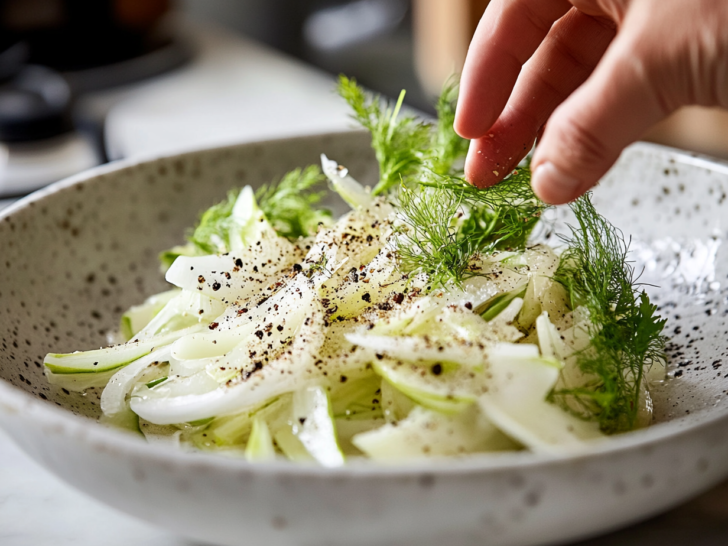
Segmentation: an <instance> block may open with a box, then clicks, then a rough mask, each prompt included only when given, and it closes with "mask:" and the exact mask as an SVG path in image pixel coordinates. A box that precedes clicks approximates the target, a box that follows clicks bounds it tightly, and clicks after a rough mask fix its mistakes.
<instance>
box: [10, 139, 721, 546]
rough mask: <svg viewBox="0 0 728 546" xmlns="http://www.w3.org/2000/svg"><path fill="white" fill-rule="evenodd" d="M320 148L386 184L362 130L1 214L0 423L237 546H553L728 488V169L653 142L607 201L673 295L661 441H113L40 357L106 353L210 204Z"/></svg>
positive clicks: (144, 173) (92, 407)
mask: <svg viewBox="0 0 728 546" xmlns="http://www.w3.org/2000/svg"><path fill="white" fill-rule="evenodd" d="M321 152H325V153H326V154H327V155H328V156H329V157H332V158H335V159H336V160H338V161H339V162H340V163H343V164H345V165H347V166H348V167H349V169H350V171H351V172H352V173H353V174H354V175H355V176H356V177H357V178H359V179H361V180H362V181H368V182H371V181H372V177H373V176H374V175H375V174H376V166H375V164H374V162H373V159H372V154H371V151H370V149H369V146H368V141H367V137H366V135H363V134H361V133H346V134H336V135H328V136H315V137H305V138H296V139H290V140H277V141H271V142H263V143H256V144H245V145H239V146H232V147H226V148H217V149H210V150H202V151H196V152H191V153H185V154H181V155H174V156H170V157H162V158H156V159H151V160H146V161H140V162H128V161H127V162H122V163H116V164H111V165H108V166H104V167H101V168H97V169H95V170H92V171H89V172H87V173H84V174H81V175H79V176H76V177H74V178H71V179H68V180H66V181H63V182H61V183H58V184H56V185H54V186H52V187H50V188H48V189H45V190H43V191H41V192H38V193H36V194H34V195H32V196H30V197H29V198H26V199H24V200H23V201H21V202H19V203H18V204H16V205H14V206H12V207H10V208H9V209H6V210H4V211H3V212H2V213H0V425H2V427H3V428H5V429H6V430H7V432H8V433H9V434H10V436H11V437H12V438H14V439H15V441H16V442H17V443H18V444H19V445H20V446H21V447H22V448H23V449H24V450H25V451H26V452H27V453H28V454H29V455H30V456H31V457H32V458H33V459H35V460H36V461H38V462H39V463H40V464H42V465H44V466H45V467H47V468H48V469H50V470H51V471H53V472H55V473H56V474H57V475H58V476H60V477H61V478H63V479H64V480H66V481H67V482H68V483H70V484H72V485H73V486H75V487H77V488H78V489H80V490H82V491H85V492H86V493H88V494H89V495H91V496H93V497H96V498H97V499H99V500H101V501H103V502H105V503H107V504H109V505H111V506H113V507H116V508H118V509H119V510H122V511H124V512H128V513H129V514H133V515H135V516H138V517H139V518H142V519H144V520H146V521H149V522H152V523H155V524H158V525H161V526H164V527H166V528H168V529H170V530H172V531H173V532H175V533H177V534H179V535H183V536H188V537H193V538H196V539H200V540H203V541H205V542H212V543H219V544H225V545H240V544H268V545H271V546H277V545H294V544H295V545H308V544H310V545H316V546H322V545H327V544H337V545H341V544H349V545H364V544H366V545H368V546H371V545H372V544H391V545H404V544H419V545H430V544H432V545H438V546H441V545H442V544H448V545H449V546H454V545H470V544H479V545H483V544H488V545H510V544H513V545H515V544H518V545H521V546H526V545H535V544H545V543H550V542H554V541H563V540H567V539H574V538H577V537H583V536H586V535H590V534H595V533H599V532H603V531H606V530H608V529H613V528H616V527H618V526H623V525H625V524H627V523H630V522H633V521H636V520H639V519H641V518H645V517H647V516H649V515H651V514H654V513H657V512H659V511H662V510H665V509H666V508H668V507H671V506H673V505H675V504H677V503H679V502H681V501H683V500H684V499H686V498H688V497H690V496H691V495H694V494H696V493H698V492H700V491H701V490H703V489H706V488H707V487H709V486H710V485H711V484H713V483H715V482H716V481H718V480H720V479H722V478H723V477H725V476H726V475H728V400H727V398H726V396H725V393H726V392H728V358H726V354H727V353H726V345H728V344H727V343H726V341H725V339H726V335H727V334H728V326H727V325H726V316H727V314H728V305H727V304H726V296H727V295H728V292H727V290H726V276H727V275H728V261H726V253H725V251H724V249H723V248H722V246H721V241H722V238H723V236H724V229H725V227H726V226H725V224H726V220H725V218H726V216H728V199H727V198H726V196H727V195H728V166H726V164H724V163H719V162H715V161H711V160H708V159H704V158H700V157H695V156H690V155H687V154H685V153H682V152H678V151H675V150H671V149H667V148H663V147H659V146H654V145H646V144H639V145H635V146H633V147H631V148H630V149H629V150H628V151H626V152H625V153H624V155H623V156H622V158H621V160H620V161H619V164H618V165H617V166H616V167H615V168H614V169H613V170H612V171H611V172H610V174H609V175H608V176H607V177H606V178H605V180H604V181H603V183H602V184H601V187H600V188H599V190H598V191H597V193H596V198H595V199H596V201H597V203H598V206H599V208H600V209H601V210H602V212H603V213H604V214H605V215H606V216H607V217H608V218H610V219H611V220H612V221H613V222H614V223H615V224H616V225H618V226H620V227H621V228H622V229H623V230H624V231H625V233H629V234H632V235H633V236H634V237H635V240H634V245H635V248H636V249H637V252H636V254H635V256H636V257H635V259H636V260H637V262H638V267H639V269H640V270H643V269H644V279H645V280H649V282H650V283H653V284H661V287H660V288H655V287H648V289H649V290H650V291H651V293H652V295H653V297H654V298H655V299H656V301H657V302H658V303H659V304H660V306H661V309H662V312H663V314H664V315H665V316H667V317H668V319H669V323H668V334H669V335H670V336H671V338H672V341H671V344H670V346H669V351H670V364H669V375H670V376H671V379H669V380H667V381H665V382H664V384H662V385H658V386H657V388H656V389H655V392H654V395H655V407H656V412H655V421H656V422H655V424H654V425H653V426H651V427H650V428H648V429H645V430H641V431H637V432H634V433H630V434H625V435H623V436H620V437H615V438H612V439H610V440H609V441H607V442H604V443H602V444H595V445H593V446H590V447H588V448H587V449H586V450H585V451H583V452H580V453H577V454H574V455H573V456H569V457H561V458H559V457H548V456H544V455H537V454H532V453H517V454H506V455H500V456H485V455H482V456H472V457H468V458H462V459H453V460H449V461H441V462H417V463H413V464H410V465H400V466H377V465H373V464H368V465H355V466H350V467H344V468H340V469H335V470H327V469H322V468H315V467H308V466H297V465H295V464H288V463H286V462H283V461H281V462H276V463H270V464H256V465H251V464H248V463H247V462H245V461H243V460H237V459H229V458H223V457H220V456H214V455H208V454H203V453H194V454H190V453H183V452H177V451H174V450H172V449H168V448H165V447H164V446H158V445H148V444H146V443H145V442H143V441H142V440H140V439H137V438H136V437H133V436H130V435H127V434H125V433H123V432H119V431H115V430H110V429H107V428H104V427H102V426H100V425H98V424H97V423H96V422H95V420H94V418H95V417H96V416H97V414H98V409H97V405H96V404H97V395H96V394H95V393H89V394H87V395H85V396H84V395H81V394H74V393H68V392H66V391H63V390H62V389H58V388H54V387H51V386H49V385H48V384H47V383H46V381H45V379H44V377H43V373H42V365H41V364H42V360H43V356H44V355H45V353H47V352H48V351H51V350H53V351H72V350H76V349H80V348H91V347H94V346H100V345H103V344H105V338H104V333H105V332H106V331H107V330H108V329H110V328H113V327H114V326H115V325H116V323H117V320H118V317H119V315H120V313H121V311H122V310H123V309H125V308H126V307H128V306H129V305H131V304H133V303H136V302H138V301H140V300H141V299H143V298H144V297H145V296H147V295H149V294H151V293H154V292H157V291H160V290H161V289H163V288H164V281H163V279H162V277H161V275H160V274H159V270H158V266H157V261H156V254H157V252H158V251H159V250H161V249H164V248H167V247H169V246H171V245H172V244H175V243H177V242H179V241H180V240H181V239H182V236H183V234H184V232H185V229H186V228H187V226H189V225H190V224H192V223H193V222H194V221H195V219H196V217H197V215H198V213H199V212H200V211H201V210H202V209H205V208H206V207H208V206H209V205H210V204H212V203H214V202H216V201H218V200H219V199H221V198H222V197H223V196H224V195H225V193H226V191H227V190H228V189H229V188H231V187H235V186H240V185H243V184H251V185H253V186H257V185H259V184H261V183H264V182H268V181H271V180H273V179H275V178H276V177H278V176H280V175H281V174H283V173H284V172H286V171H287V170H289V169H291V168H293V167H297V166H303V165H308V164H311V163H315V162H317V161H318V156H319V154H320V153H321ZM557 216H558V215H557ZM80 521H82V516H81V519H80Z"/></svg>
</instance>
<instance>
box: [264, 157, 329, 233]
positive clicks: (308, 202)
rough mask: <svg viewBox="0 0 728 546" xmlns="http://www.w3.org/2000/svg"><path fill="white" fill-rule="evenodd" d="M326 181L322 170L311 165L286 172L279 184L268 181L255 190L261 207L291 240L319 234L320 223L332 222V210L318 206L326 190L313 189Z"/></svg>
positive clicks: (269, 220) (272, 222)
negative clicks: (317, 232)
mask: <svg viewBox="0 0 728 546" xmlns="http://www.w3.org/2000/svg"><path fill="white" fill-rule="evenodd" d="M324 180H325V177H324V175H323V174H322V173H321V169H320V168H319V167H318V166H316V165H311V166H309V167H306V168H305V169H303V170H301V169H295V170H293V171H291V172H289V173H288V174H286V175H285V176H284V177H283V178H282V179H281V180H280V182H278V183H277V184H265V185H263V186H261V188H260V189H258V191H256V192H255V198H256V200H257V201H258V206H259V207H260V208H261V210H262V211H263V213H264V214H265V217H266V218H267V219H268V222H270V224H271V225H272V226H273V228H274V229H275V230H276V232H277V233H278V234H279V235H282V236H283V237H287V238H289V239H298V238H299V237H306V236H308V235H312V234H313V233H316V230H317V229H318V226H319V224H323V225H326V226H329V225H331V223H332V216H331V211H329V210H327V209H318V208H315V205H317V204H318V203H320V202H321V199H322V198H323V196H324V195H325V193H326V192H325V191H312V188H314V187H315V186H316V185H318V184H320V183H322V182H323V181H324Z"/></svg>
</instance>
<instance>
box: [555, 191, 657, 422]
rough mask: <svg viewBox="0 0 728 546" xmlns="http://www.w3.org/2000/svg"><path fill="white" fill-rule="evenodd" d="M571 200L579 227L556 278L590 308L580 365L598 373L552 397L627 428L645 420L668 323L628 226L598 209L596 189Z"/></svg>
mask: <svg viewBox="0 0 728 546" xmlns="http://www.w3.org/2000/svg"><path fill="white" fill-rule="evenodd" d="M570 206H571V210H572V211H573V212H574V215H575V216H576V220H577V224H578V225H577V226H573V227H571V228H570V231H571V233H570V235H569V236H565V237H562V239H563V240H564V242H566V243H567V245H568V246H567V248H566V250H565V251H564V252H563V253H562V255H561V259H560V263H559V266H558V268H557V270H556V272H555V274H554V279H555V280H556V281H558V282H559V283H561V284H562V285H563V286H564V287H565V288H566V289H567V291H568V293H569V296H570V298H571V306H572V308H574V309H575V308H576V307H578V306H584V307H585V308H586V309H587V310H588V312H589V321H590V323H591V325H590V327H589V332H588V333H589V337H590V344H589V346H588V347H587V348H586V349H584V350H582V351H580V352H579V353H577V363H578V365H579V368H580V369H581V370H582V371H583V372H584V373H585V374H586V375H587V376H592V377H594V378H595V379H594V381H592V382H591V383H590V384H589V385H586V386H584V387H580V388H566V389H560V390H558V391H555V392H554V393H553V394H552V396H553V398H554V399H556V400H558V401H560V402H562V403H563V404H564V405H565V406H567V407H568V408H569V409H571V410H572V411H576V412H577V413H579V414H581V415H582V416H583V417H585V418H592V419H597V420H598V421H599V424H600V426H601V428H602V430H603V431H604V432H607V433H616V432H624V431H627V430H631V429H633V428H634V427H635V426H636V424H637V416H638V412H639V406H640V395H641V392H642V381H643V375H644V369H645V366H650V365H652V364H655V363H659V362H664V358H665V355H664V346H665V338H664V337H663V336H662V330H663V328H664V326H665V322H666V321H665V319H662V318H661V317H660V316H659V315H657V314H656V311H657V306H655V305H653V304H652V303H651V302H650V299H649V297H648V296H647V294H646V293H645V292H644V291H643V290H639V285H638V284H637V280H636V278H635V272H634V268H633V267H632V265H631V264H630V263H629V261H628V253H629V242H628V241H625V239H624V236H623V234H622V232H621V231H620V230H619V229H617V228H616V227H614V226H613V225H612V224H610V223H609V222H608V221H607V220H606V219H605V218H604V217H603V216H601V215H600V214H599V213H598V212H597V211H596V209H595V208H594V205H593V203H592V201H591V197H590V195H589V194H587V195H584V196H583V197H580V198H579V199H577V200H576V201H574V202H573V203H572V204H571V205H570ZM569 401H573V402H575V404H570V403H569ZM575 406H576V407H575Z"/></svg>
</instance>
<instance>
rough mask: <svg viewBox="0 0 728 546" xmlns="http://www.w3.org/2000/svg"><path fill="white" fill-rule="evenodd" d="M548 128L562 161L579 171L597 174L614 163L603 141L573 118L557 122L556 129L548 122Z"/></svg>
mask: <svg viewBox="0 0 728 546" xmlns="http://www.w3.org/2000/svg"><path fill="white" fill-rule="evenodd" d="M549 125H551V127H550V128H552V129H555V133H556V134H555V135H554V136H556V138H557V139H558V146H559V148H560V151H561V154H562V155H563V156H564V159H567V160H568V161H569V163H571V164H572V165H574V167H575V168H577V169H579V171H582V172H587V173H591V172H594V173H598V172H601V171H602V170H603V168H604V165H609V164H611V163H612V162H613V161H614V159H615V158H614V156H615V153H614V152H613V151H612V150H611V149H610V148H609V146H608V145H607V144H606V142H605V141H604V139H602V138H600V137H599V135H597V134H596V133H595V132H594V131H593V130H591V129H590V128H588V127H586V126H585V125H583V124H581V123H579V122H578V121H577V120H575V119H573V118H567V119H566V120H563V121H560V122H558V123H557V124H556V125H557V126H556V127H553V123H552V122H549Z"/></svg>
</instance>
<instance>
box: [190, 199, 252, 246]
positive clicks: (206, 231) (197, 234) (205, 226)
mask: <svg viewBox="0 0 728 546" xmlns="http://www.w3.org/2000/svg"><path fill="white" fill-rule="evenodd" d="M239 194H240V192H239V191H236V190H233V191H229V192H228V194H227V197H226V198H225V199H224V200H223V201H221V202H220V203H217V204H216V205H213V206H211V207H210V208H209V209H207V210H206V211H205V212H203V213H202V216H201V217H200V221H199V223H198V224H197V226H196V227H195V229H194V230H193V231H192V233H191V234H190V236H189V237H188V240H189V242H190V243H192V244H193V245H194V246H195V247H196V248H197V249H199V251H200V252H201V253H202V254H222V253H223V252H227V251H228V245H229V235H228V232H229V230H230V227H231V225H232V224H231V220H230V216H231V214H232V212H233V207H234V206H235V201H236V200H237V198H238V195H239Z"/></svg>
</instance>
